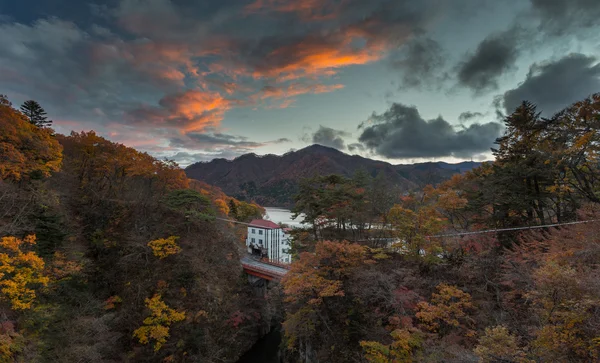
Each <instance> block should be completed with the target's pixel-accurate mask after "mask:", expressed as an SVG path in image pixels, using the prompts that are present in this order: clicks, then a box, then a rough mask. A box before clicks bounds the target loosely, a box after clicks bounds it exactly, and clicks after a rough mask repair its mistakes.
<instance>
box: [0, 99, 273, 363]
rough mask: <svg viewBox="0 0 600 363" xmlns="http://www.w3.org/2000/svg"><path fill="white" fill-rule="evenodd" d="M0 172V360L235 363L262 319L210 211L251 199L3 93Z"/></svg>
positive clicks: (244, 216)
mask: <svg viewBox="0 0 600 363" xmlns="http://www.w3.org/2000/svg"><path fill="white" fill-rule="evenodd" d="M0 179H1V181H0V237H1V238H2V239H1V242H0V312H1V314H0V325H1V330H0V361H2V362H8V361H19V362H123V361H139V362H143V361H165V362H168V361H171V362H176V361H177V362H182V361H190V362H220V361H235V359H236V358H237V357H238V356H239V355H241V353H243V352H244V351H245V350H247V349H248V348H249V346H250V345H251V344H252V343H253V342H254V341H255V340H256V339H257V338H258V336H259V334H260V333H261V331H264V330H265V329H267V328H268V326H269V324H270V314H271V312H270V311H268V310H266V309H265V308H264V302H260V301H263V300H262V299H257V298H256V297H255V296H254V294H253V293H252V291H250V288H249V285H248V284H247V281H246V280H245V279H244V278H243V275H242V269H241V266H240V263H239V252H238V251H239V246H240V241H239V238H240V233H239V231H236V230H235V229H234V228H233V227H231V226H228V225H226V224H225V223H224V222H218V221H216V220H215V217H217V216H221V217H227V216H228V215H229V216H228V218H237V219H239V220H249V219H251V218H254V217H260V216H261V215H262V213H263V210H262V208H260V207H258V206H257V205H252V204H248V203H245V202H239V201H237V200H235V199H233V198H229V197H228V196H226V195H225V194H223V193H222V192H221V191H220V190H219V189H218V188H215V187H211V186H209V185H207V184H204V183H202V182H198V181H193V180H192V181H190V180H188V179H187V177H186V176H185V174H184V172H183V170H181V169H180V168H179V167H178V166H177V165H176V164H174V163H173V162H170V161H160V160H156V159H154V158H153V157H151V156H149V155H148V154H145V153H141V152H138V151H136V150H134V149H131V148H128V147H125V146H123V145H120V144H115V143H112V142H110V141H108V140H106V139H104V138H102V137H99V136H98V135H96V134H95V133H94V132H81V133H72V134H71V135H69V136H63V135H58V134H56V135H55V134H54V133H53V131H52V129H49V128H45V127H38V126H36V125H33V124H31V123H30V122H28V121H27V119H26V118H25V117H24V116H23V115H22V114H21V113H20V112H18V111H16V110H15V109H13V108H12V107H11V105H10V103H9V102H8V101H7V100H6V99H5V98H2V102H1V105H0ZM232 209H233V210H232ZM257 300H260V301H257Z"/></svg>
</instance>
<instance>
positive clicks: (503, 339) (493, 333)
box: [474, 325, 526, 363]
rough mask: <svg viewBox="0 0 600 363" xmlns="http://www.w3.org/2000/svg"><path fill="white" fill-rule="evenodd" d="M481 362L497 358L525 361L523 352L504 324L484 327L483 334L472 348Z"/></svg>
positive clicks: (496, 359) (490, 361)
mask: <svg viewBox="0 0 600 363" xmlns="http://www.w3.org/2000/svg"><path fill="white" fill-rule="evenodd" d="M474 352H475V354H477V356H478V357H479V358H480V360H481V362H484V363H488V362H489V363H492V362H497V361H498V360H502V361H510V362H526V360H525V358H524V355H525V354H524V353H523V351H521V350H520V349H519V346H518V345H517V338H516V337H515V336H514V335H512V334H510V332H509V331H508V329H507V328H506V327H505V326H502V325H499V326H495V327H488V328H485V333H484V335H483V336H482V337H481V338H480V339H479V344H478V345H477V347H475V349H474Z"/></svg>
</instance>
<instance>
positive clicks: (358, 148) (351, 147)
mask: <svg viewBox="0 0 600 363" xmlns="http://www.w3.org/2000/svg"><path fill="white" fill-rule="evenodd" d="M348 151H350V152H354V151H365V147H364V146H363V144H359V143H357V142H356V143H353V144H349V145H348Z"/></svg>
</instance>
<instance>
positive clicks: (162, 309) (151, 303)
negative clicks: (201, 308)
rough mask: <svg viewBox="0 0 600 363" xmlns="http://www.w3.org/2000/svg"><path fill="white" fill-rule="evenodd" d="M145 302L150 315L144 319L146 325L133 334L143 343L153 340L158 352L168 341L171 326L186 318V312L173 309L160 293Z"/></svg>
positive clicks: (155, 349)
mask: <svg viewBox="0 0 600 363" xmlns="http://www.w3.org/2000/svg"><path fill="white" fill-rule="evenodd" d="M145 302H146V307H147V308H148V309H150V316H148V317H147V318H146V319H144V325H143V326H141V327H139V328H137V329H136V330H135V331H134V332H133V336H134V337H135V338H138V340H139V342H140V343H142V344H148V343H149V342H150V340H153V341H154V351H155V352H156V351H158V350H159V349H160V348H161V347H162V346H163V344H165V343H166V342H167V338H168V337H169V326H171V324H172V323H176V322H178V321H182V320H183V319H185V312H180V311H176V310H174V309H171V308H170V307H168V306H167V304H165V302H164V301H162V299H161V296H160V295H158V294H156V295H154V296H153V297H152V298H151V299H146V300H145Z"/></svg>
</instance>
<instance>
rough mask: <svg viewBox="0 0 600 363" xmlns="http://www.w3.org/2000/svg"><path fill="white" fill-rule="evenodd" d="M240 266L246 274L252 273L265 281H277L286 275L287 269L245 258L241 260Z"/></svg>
mask: <svg viewBox="0 0 600 363" xmlns="http://www.w3.org/2000/svg"><path fill="white" fill-rule="evenodd" d="M241 262H242V266H243V267H244V269H245V270H246V271H247V272H248V273H252V274H253V275H256V276H258V277H261V278H265V279H267V280H279V279H281V278H282V277H283V276H285V274H287V273H288V271H289V270H288V269H286V268H284V267H280V266H275V265H271V264H268V263H264V262H261V261H257V260H255V259H253V258H250V257H248V256H245V257H243V258H242V260H241Z"/></svg>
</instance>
